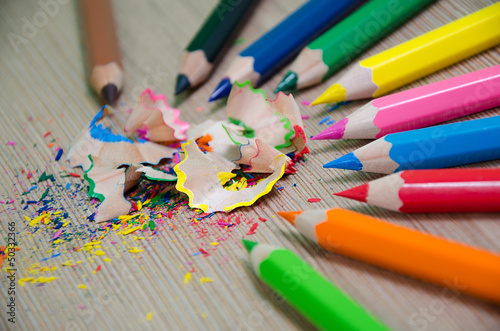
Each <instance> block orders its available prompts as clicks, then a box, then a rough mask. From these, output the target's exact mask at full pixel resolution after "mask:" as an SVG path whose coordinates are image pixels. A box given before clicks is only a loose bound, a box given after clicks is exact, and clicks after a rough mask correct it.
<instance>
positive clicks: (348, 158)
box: [323, 153, 363, 171]
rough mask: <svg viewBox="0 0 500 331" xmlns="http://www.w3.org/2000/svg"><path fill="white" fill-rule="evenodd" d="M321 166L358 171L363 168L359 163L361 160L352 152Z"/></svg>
mask: <svg viewBox="0 0 500 331" xmlns="http://www.w3.org/2000/svg"><path fill="white" fill-rule="evenodd" d="M323 168H336V169H346V170H358V171H359V170H361V169H363V164H362V163H361V161H359V159H358V158H357V157H356V155H354V153H349V154H346V155H344V156H341V157H339V158H338V159H336V160H333V161H331V162H329V163H327V164H325V165H323Z"/></svg>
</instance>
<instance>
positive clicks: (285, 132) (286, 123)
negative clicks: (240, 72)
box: [227, 82, 295, 149]
mask: <svg viewBox="0 0 500 331" xmlns="http://www.w3.org/2000/svg"><path fill="white" fill-rule="evenodd" d="M293 102H295V101H293ZM227 115H228V117H229V120H230V121H232V122H233V123H235V124H237V125H240V126H243V127H245V128H246V131H247V132H246V134H245V136H246V137H248V138H257V139H261V140H263V141H264V142H266V143H268V144H269V145H271V146H273V147H275V148H277V149H283V148H287V147H289V146H290V145H291V143H290V139H291V138H292V136H293V135H294V130H293V128H292V126H291V123H290V120H289V119H288V118H287V117H286V116H283V115H281V114H279V113H277V112H275V111H274V109H273V108H272V107H271V106H270V104H269V103H268V102H267V101H266V96H265V93H264V91H263V90H259V89H254V88H252V86H251V85H250V83H249V82H245V83H243V84H238V83H235V84H234V85H233V88H232V89H231V93H230V94H229V98H228V101H227Z"/></svg>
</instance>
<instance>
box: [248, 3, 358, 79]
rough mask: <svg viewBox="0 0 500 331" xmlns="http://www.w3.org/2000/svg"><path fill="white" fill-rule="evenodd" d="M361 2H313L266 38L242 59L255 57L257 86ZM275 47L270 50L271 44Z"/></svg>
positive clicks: (282, 23)
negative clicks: (258, 77) (257, 74)
mask: <svg viewBox="0 0 500 331" xmlns="http://www.w3.org/2000/svg"><path fill="white" fill-rule="evenodd" d="M358 3H360V1H356V0H339V1H335V5H332V2H331V1H330V0H310V1H308V2H307V3H306V4H304V5H303V6H302V7H301V8H299V9H298V10H297V11H295V12H294V13H293V14H292V15H290V16H289V17H288V18H287V19H285V20H284V21H283V22H281V23H280V24H279V25H278V26H276V27H275V28H273V29H272V30H270V31H269V32H268V33H266V34H265V35H263V36H262V37H261V38H259V40H257V41H256V42H255V43H253V44H252V45H251V46H250V47H248V48H247V49H245V50H244V51H243V52H241V54H240V56H242V57H246V56H250V57H253V58H254V60H255V62H254V70H255V71H256V72H258V73H259V74H260V79H259V81H258V82H257V85H260V84H261V83H262V82H263V81H265V80H267V78H268V77H269V76H271V75H272V74H274V72H276V71H277V70H278V69H279V68H280V67H281V66H282V65H284V64H285V63H287V62H288V61H289V60H290V59H291V58H293V57H294V56H295V55H296V54H297V52H299V51H300V49H301V48H302V47H304V45H305V44H306V43H307V42H309V41H310V40H312V39H314V38H315V37H316V36H318V35H319V34H321V33H322V32H324V31H325V30H326V29H328V28H329V27H330V26H332V25H333V24H334V23H335V22H337V21H339V20H340V19H341V18H342V17H343V16H345V15H346V14H347V13H348V12H349V11H350V10H352V9H353V8H354V7H355V6H356V5H357V4H358ZM270 44H271V45H273V47H272V48H269V45H270Z"/></svg>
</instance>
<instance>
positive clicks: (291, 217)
mask: <svg viewBox="0 0 500 331" xmlns="http://www.w3.org/2000/svg"><path fill="white" fill-rule="evenodd" d="M299 214H302V211H279V212H278V215H280V216H281V217H283V218H284V219H286V220H287V221H288V222H290V224H292V225H295V217H297V215H299Z"/></svg>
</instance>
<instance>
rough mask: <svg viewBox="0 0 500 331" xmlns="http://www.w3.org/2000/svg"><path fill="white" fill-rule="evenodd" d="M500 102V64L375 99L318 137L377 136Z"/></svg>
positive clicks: (431, 123)
mask: <svg viewBox="0 0 500 331" xmlns="http://www.w3.org/2000/svg"><path fill="white" fill-rule="evenodd" d="M498 106H500V65H496V66H493V67H490V68H486V69H482V70H479V71H475V72H471V73H468V74H465V75H461V76H458V77H454V78H450V79H446V80H443V81H439V82H436V83H433V84H428V85H424V86H421V87H418V88H414V89H410V90H406V91H403V92H400V93H395V94H391V95H387V96H384V97H380V98H377V99H375V100H372V101H371V102H370V103H368V104H367V105H365V106H363V107H362V108H360V109H359V110H358V111H356V112H355V113H353V114H352V115H350V116H348V117H347V118H345V119H344V120H342V121H339V122H337V123H335V124H334V125H333V126H331V127H329V128H328V129H326V130H325V131H323V132H321V133H320V134H318V135H317V136H316V137H314V139H341V138H348V139H374V138H381V137H383V136H385V135H387V134H389V133H395V132H401V131H407V130H414V129H419V128H422V127H426V126H430V125H434V124H438V123H441V122H444V121H448V120H451V119H454V118H458V117H461V116H466V115H470V114H473V113H477V112H480V111H483V110H486V109H490V108H494V107H498Z"/></svg>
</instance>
